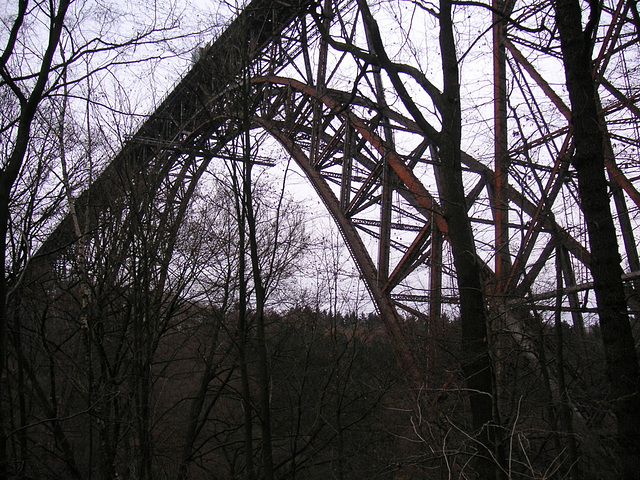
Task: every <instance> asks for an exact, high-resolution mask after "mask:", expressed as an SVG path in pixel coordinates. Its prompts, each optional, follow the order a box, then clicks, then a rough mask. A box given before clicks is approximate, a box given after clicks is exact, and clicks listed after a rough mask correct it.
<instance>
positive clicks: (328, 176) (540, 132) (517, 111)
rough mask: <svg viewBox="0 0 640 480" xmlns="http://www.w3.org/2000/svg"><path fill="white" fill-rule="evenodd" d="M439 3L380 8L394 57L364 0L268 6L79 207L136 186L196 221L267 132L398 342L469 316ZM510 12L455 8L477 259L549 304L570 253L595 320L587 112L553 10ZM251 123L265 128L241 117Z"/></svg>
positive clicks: (609, 104) (618, 142) (617, 32)
mask: <svg viewBox="0 0 640 480" xmlns="http://www.w3.org/2000/svg"><path fill="white" fill-rule="evenodd" d="M630 5H631V2H625V1H623V0H621V1H619V2H617V3H616V2H613V1H610V0H606V1H605V2H604V6H603V11H602V16H601V19H600V23H599V27H598V28H597V29H596V34H595V43H594V55H593V57H594V58H595V59H596V60H595V61H594V70H593V74H594V77H595V78H596V79H597V80H598V83H599V90H598V92H599V95H600V101H601V105H602V128H603V129H605V130H606V133H607V135H606V141H607V148H608V150H609V155H608V158H607V173H608V178H609V180H610V192H611V200H612V202H611V205H612V211H613V213H614V216H615V219H616V221H617V225H618V227H619V244H620V253H621V256H622V259H623V267H624V269H625V272H626V276H627V277H628V278H627V280H628V282H627V285H628V286H629V292H630V303H629V305H630V307H631V309H632V310H640V309H639V308H637V307H635V306H634V305H636V303H635V300H634V296H633V292H634V291H635V288H634V283H633V280H634V279H636V277H637V275H638V272H640V262H639V261H638V254H637V249H636V238H637V235H638V213H637V212H638V208H639V207H640V195H639V194H638V191H637V183H638V179H639V178H640V162H639V161H638V146H639V145H638V143H639V141H640V135H639V125H640V110H639V108H638V106H637V101H638V96H639V94H640V85H639V79H640V75H638V72H637V69H638V68H640V58H639V56H640V55H639V53H640V50H639V49H638V42H637V39H638V30H637V24H636V23H634V17H633V15H632V12H631V10H630ZM434 8H435V7H433V5H431V4H430V3H421V2H403V1H395V2H376V4H375V5H373V4H371V5H370V10H371V12H372V14H373V17H374V18H375V20H376V23H377V25H378V27H379V29H380V31H381V32H382V42H383V44H384V50H382V49H381V47H380V45H379V44H377V43H376V42H375V41H374V38H373V37H372V35H371V31H370V28H369V27H368V26H366V25H365V24H364V22H363V15H362V12H361V10H360V8H359V6H358V2H355V1H349V2H342V3H336V2H332V1H331V0H327V1H326V2H324V3H322V4H318V3H308V2H302V3H298V2H294V4H287V5H284V4H283V3H280V2H271V1H267V0H260V1H254V2H251V3H250V4H249V5H248V6H247V7H246V8H245V10H244V11H243V13H242V14H241V15H240V17H239V18H238V19H237V20H235V21H234V22H233V23H232V24H231V26H230V27H229V28H228V29H227V30H226V31H225V32H224V33H223V34H222V36H221V37H220V38H219V39H217V40H216V41H215V42H214V43H213V44H212V45H211V46H210V47H208V49H206V50H205V51H204V52H203V54H202V55H201V58H200V59H199V61H198V63H197V64H196V65H195V66H194V67H193V69H192V70H191V71H190V72H189V73H188V74H187V75H186V76H185V78H184V79H183V80H182V81H181V82H180V83H179V84H178V86H177V87H176V88H175V90H174V91H173V92H171V94H170V95H169V96H168V97H167V98H166V99H165V101H164V102H163V104H162V105H161V106H160V107H159V108H158V109H157V111H156V112H155V113H154V114H153V115H152V116H151V117H150V118H149V120H148V121H147V122H146V123H145V124H144V125H143V126H142V127H141V128H140V130H139V131H138V132H137V133H136V134H135V135H134V136H133V138H132V139H131V140H130V142H129V143H128V144H127V145H126V146H125V147H124V148H123V150H122V152H121V153H120V154H119V155H118V156H117V157H116V158H115V159H114V161H113V162H112V164H111V165H110V166H109V167H108V168H107V169H106V170H105V172H104V173H103V174H102V175H101V176H100V178H99V179H98V180H97V181H96V182H95V184H94V185H93V186H92V187H91V188H90V189H89V190H88V191H87V192H85V195H83V196H82V198H81V199H79V202H78V204H82V202H84V204H85V206H87V207H90V208H89V210H91V211H99V210H100V208H101V205H105V204H107V203H110V202H111V203H112V202H116V199H117V198H118V196H122V195H128V193H127V192H128V191H129V190H127V188H130V187H123V182H122V178H123V176H126V177H127V178H129V177H130V178H131V179H132V180H131V181H130V182H128V184H129V185H136V186H139V185H141V184H144V188H151V189H154V191H155V192H165V193H163V194H162V196H163V198H164V199H165V207H166V206H170V207H171V209H172V211H173V212H174V213H173V214H171V215H174V216H175V218H176V221H179V218H180V215H179V213H180V211H181V210H182V209H184V208H185V205H186V204H187V203H188V202H189V198H190V195H191V192H193V190H194V188H195V184H196V182H197V181H198V180H199V179H200V177H201V176H202V174H203V172H204V171H206V169H207V168H208V167H209V165H210V163H211V162H217V161H234V160H239V158H238V157H237V155H238V154H237V152H236V149H235V139H236V138H237V137H238V135H239V134H240V133H241V131H242V128H243V127H242V126H243V125H247V124H250V126H251V128H252V130H253V131H254V135H253V137H254V138H258V137H260V138H262V141H261V142H260V144H259V145H256V146H255V148H254V150H253V156H252V160H253V161H254V162H256V163H263V164H264V163H266V164H270V163H273V162H277V161H280V159H282V158H283V157H285V156H290V157H291V158H293V159H295V161H296V163H297V165H298V167H299V168H300V170H301V171H303V172H304V174H305V175H306V177H307V178H308V180H309V182H310V184H311V185H313V188H314V189H315V191H316V192H317V194H318V195H319V196H320V198H321V199H322V201H323V203H324V205H325V206H326V208H327V210H328V212H329V213H330V214H331V216H332V217H333V219H334V220H335V222H336V224H337V225H338V227H339V229H340V231H341V232H342V234H343V237H344V239H345V242H346V244H347V245H348V248H349V250H350V251H351V254H352V256H353V258H354V259H355V262H356V263H357V265H358V267H359V269H360V272H361V275H362V277H363V278H364V280H365V281H366V283H367V286H368V288H369V290H370V292H371V295H372V298H373V299H374V301H375V303H376V305H377V307H378V309H379V311H380V312H381V313H382V314H383V316H386V318H388V319H389V320H388V325H389V326H390V329H391V330H394V329H395V327H394V326H393V324H395V323H396V322H395V321H396V320H397V319H398V307H400V308H401V309H404V310H406V311H409V312H413V313H420V314H426V315H430V316H431V317H432V318H433V317H436V316H438V315H440V314H441V312H442V309H443V308H455V307H446V305H447V304H448V303H451V304H454V303H455V299H456V284H455V279H454V278H455V277H454V272H453V266H452V261H451V258H450V252H449V248H448V244H447V238H448V226H447V221H446V219H445V218H443V216H442V215H441V213H440V201H439V195H438V168H439V167H438V163H439V162H438V132H439V131H440V130H441V129H442V128H446V127H444V126H443V125H441V123H440V119H439V116H438V114H437V109H436V108H435V104H434V98H435V97H437V90H438V89H439V88H440V82H441V80H440V79H441V77H442V74H441V64H440V60H439V59H440V57H439V53H438V49H439V45H438V38H437V34H438V23H437V18H436V16H435V15H434V11H433V9H434ZM496 8H499V9H502V10H503V11H505V12H510V14H509V17H510V18H511V19H512V21H509V22H507V21H504V19H503V17H501V16H500V15H497V14H495V13H494V12H492V11H491V10H490V9H489V8H486V7H481V6H459V7H456V9H455V29H456V33H457V37H458V40H459V44H458V45H457V53H458V57H459V58H460V66H461V72H462V76H461V88H462V92H463V95H462V98H461V99H460V101H461V106H462V111H463V126H462V128H463V150H464V153H463V164H464V165H463V169H464V183H465V193H466V197H467V208H468V212H469V216H470V218H471V221H472V227H473V231H474V234H475V238H476V249H477V251H476V254H477V256H478V259H479V261H481V262H483V264H485V272H486V278H485V280H486V282H485V283H486V288H487V294H488V295H489V298H496V296H500V297H501V298H508V299H510V301H511V302H515V303H522V302H527V304H528V305H535V306H536V308H538V309H545V308H550V304H549V305H548V304H547V302H550V301H551V299H554V298H555V294H554V293H553V290H555V284H554V281H555V273H554V272H555V270H556V264H555V252H556V248H557V246H558V245H561V246H562V247H563V248H564V250H565V251H566V252H568V253H569V255H565V256H564V257H565V258H566V260H565V262H564V264H563V265H562V269H563V272H564V278H565V284H566V285H565V287H566V295H565V297H564V304H563V308H564V309H565V310H566V311H570V312H572V314H573V315H574V321H576V322H582V321H583V320H582V318H581V315H582V313H584V312H588V311H591V310H592V309H593V307H594V305H593V304H592V302H591V299H592V298H593V295H589V287H590V282H591V277H590V273H589V264H590V252H589V248H588V244H587V240H586V233H585V227H584V222H583V218H582V215H581V212H580V209H579V205H578V195H577V184H576V180H575V178H574V172H573V169H572V166H571V164H570V161H569V159H570V156H571V153H572V140H571V131H570V128H569V120H568V119H569V115H570V113H569V108H568V107H567V105H568V100H567V96H566V92H565V89H564V87H563V84H564V74H563V68H562V64H561V59H560V48H559V44H558V40H557V34H556V32H555V27H554V26H553V21H552V19H553V11H552V6H551V4H550V2H543V3H540V2H519V1H514V2H513V3H509V4H507V5H498V6H497V7H496ZM247 62H248V63H247ZM387 63H388V64H390V65H394V66H395V67H394V68H396V70H397V71H398V72H399V77H400V78H401V80H402V81H403V84H404V85H405V88H406V92H404V94H406V95H410V96H411V97H412V98H413V99H415V100H416V102H417V103H418V104H419V105H420V106H421V112H420V113H421V115H422V116H423V118H424V120H426V122H427V123H428V125H429V128H424V126H423V127H420V126H419V125H418V123H417V122H416V117H415V113H414V112H409V111H407V109H406V108H405V105H404V103H403V101H402V98H401V97H402V95H403V92H398V91H396V90H395V89H394V88H393V87H392V82H391V81H390V78H389V76H388V75H387V73H386V70H385V69H384V68H382V69H381V68H380V66H381V65H382V66H385V65H386V64H387ZM430 95H431V96H430ZM434 96H435V97H434ZM247 114H248V115H249V117H250V121H249V122H247V121H243V119H242V117H243V115H244V116H245V117H246V115H247ZM245 120H246V118H245ZM150 170H154V171H157V172H161V173H162V175H161V177H158V178H160V180H158V181H157V182H155V183H154V184H153V185H150V184H147V183H149V182H143V181H142V180H141V179H142V178H151V177H149V175H147V174H145V173H144V172H147V173H148V172H149V171H150ZM122 172H126V174H125V173H122ZM141 173H142V177H141V176H140V175H141ZM136 179H137V180H136ZM165 207H162V208H165ZM158 208H161V207H158ZM98 219H99V215H98V214H96V215H95V217H94V219H93V220H89V222H91V221H98ZM72 231H73V229H72V228H71V227H70V220H69V219H67V220H66V221H65V222H63V223H62V224H61V225H60V226H59V227H58V229H57V230H56V232H55V233H54V235H52V236H51V238H50V239H49V241H48V242H47V243H46V244H45V247H44V250H47V249H51V250H54V249H55V245H59V244H60V242H65V243H71V242H72V241H73V239H72V237H73V233H72Z"/></svg>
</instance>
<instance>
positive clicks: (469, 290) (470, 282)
mask: <svg viewBox="0 0 640 480" xmlns="http://www.w3.org/2000/svg"><path fill="white" fill-rule="evenodd" d="M440 50H441V54H442V70H443V77H444V91H443V101H442V107H441V108H440V113H441V115H442V131H441V133H440V140H441V141H440V143H439V155H440V162H441V163H440V172H439V175H438V189H439V192H440V199H441V202H442V210H443V212H444V216H445V218H446V220H447V224H448V226H449V238H450V242H451V249H452V252H453V261H454V264H455V269H456V277H457V280H458V290H459V295H460V321H461V326H462V355H463V359H462V361H463V365H462V368H463V371H464V375H465V378H466V383H467V388H468V389H469V392H470V393H469V399H470V402H471V416H472V423H473V428H474V430H475V432H476V433H477V435H478V440H479V442H480V444H481V445H483V446H484V447H485V449H486V451H484V452H480V456H479V459H478V462H477V474H478V476H479V477H480V478H485V479H489V478H499V477H500V473H499V472H500V468H499V466H498V465H496V464H495V462H494V461H492V459H491V457H492V456H495V457H494V458H495V459H497V460H498V462H499V463H500V457H501V455H500V454H499V440H498V438H497V429H496V428H495V424H496V423H497V422H496V416H495V413H496V412H494V411H493V410H494V409H493V405H494V403H493V394H494V391H495V389H494V381H493V372H492V366H491V358H490V356H489V343H488V332H487V312H486V306H485V295H484V287H483V284H482V277H481V274H482V265H480V263H479V262H478V257H477V255H476V250H475V242H474V237H473V231H472V229H471V222H470V221H469V216H468V214H467V206H466V203H465V194H464V186H463V181H462V160H461V147H460V143H461V137H462V127H461V125H462V118H461V110H460V84H459V71H458V59H457V55H456V51H455V41H454V35H453V20H452V17H451V1H450V0H442V1H441V2H440Z"/></svg>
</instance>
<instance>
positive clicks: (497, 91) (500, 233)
mask: <svg viewBox="0 0 640 480" xmlns="http://www.w3.org/2000/svg"><path fill="white" fill-rule="evenodd" d="M510 3H511V2H510V1H509V0H506V1H505V0H493V1H492V6H493V9H494V12H493V14H492V17H493V97H494V100H493V101H494V103H493V115H494V118H493V126H494V135H495V138H494V142H495V143H494V155H495V159H494V161H495V177H494V179H493V183H492V189H493V195H492V196H491V197H492V202H491V203H492V209H493V217H494V221H495V230H494V238H495V255H496V256H495V273H496V285H495V293H496V294H500V293H503V291H504V288H505V282H506V281H507V277H508V275H509V271H510V270H511V258H510V256H509V226H508V224H509V198H508V195H507V184H508V179H509V175H508V172H509V151H508V149H509V145H508V135H507V130H508V126H507V73H506V49H505V46H504V43H503V42H502V38H503V36H504V35H505V28H506V22H505V16H503V15H501V14H500V13H498V12H505V15H506V14H507V12H508V11H509V10H510V7H509V4H510Z"/></svg>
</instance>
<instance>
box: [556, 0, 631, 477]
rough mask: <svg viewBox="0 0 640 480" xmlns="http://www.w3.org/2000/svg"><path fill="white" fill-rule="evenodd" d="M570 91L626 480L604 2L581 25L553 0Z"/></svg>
mask: <svg viewBox="0 0 640 480" xmlns="http://www.w3.org/2000/svg"><path fill="white" fill-rule="evenodd" d="M554 6H555V11H556V24H557V26H558V31H559V36H560V43H561V47H562V58H563V61H564V66H565V74H566V79H567V90H568V93H569V98H570V100H571V125H572V128H573V142H574V149H575V150H574V153H573V156H572V159H571V161H572V164H573V166H574V167H575V169H576V172H577V173H578V187H579V192H580V207H581V209H582V211H583V212H584V216H585V220H586V224H587V231H588V234H589V242H590V245H591V252H592V255H593V262H592V266H591V273H592V275H593V280H594V290H595V293H596V299H597V302H598V315H599V318H600V328H601V331H602V341H603V344H604V348H605V352H606V362H607V376H608V378H609V381H610V382H611V387H612V392H611V394H612V401H613V409H614V412H615V414H616V417H617V420H618V444H619V449H620V452H621V455H620V457H621V460H622V471H623V478H625V479H632V478H640V471H639V470H638V465H639V464H640V368H639V367H638V357H637V353H636V350H635V342H634V339H633V335H632V332H631V325H630V323H629V317H628V314H627V304H626V299H625V292H624V288H623V285H622V273H623V271H622V268H621V265H620V255H619V253H618V242H617V239H616V230H615V227H614V224H613V217H612V215H611V207H610V200H609V194H608V191H607V179H606V177H605V172H604V159H605V154H604V153H605V151H604V148H605V144H604V138H603V133H602V131H601V129H600V121H599V116H598V100H597V89H596V83H595V81H594V79H593V75H592V66H591V52H592V48H593V35H595V31H596V29H597V26H598V23H599V16H600V8H601V7H600V5H598V4H595V3H590V11H589V21H588V22H587V24H586V26H585V29H584V30H583V28H582V11H581V5H580V2H578V1H577V0H557V1H556V2H554Z"/></svg>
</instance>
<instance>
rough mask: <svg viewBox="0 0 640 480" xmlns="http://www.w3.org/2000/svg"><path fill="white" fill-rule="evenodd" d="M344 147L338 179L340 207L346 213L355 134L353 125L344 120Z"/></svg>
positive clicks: (349, 199)
mask: <svg viewBox="0 0 640 480" xmlns="http://www.w3.org/2000/svg"><path fill="white" fill-rule="evenodd" d="M344 129H345V131H344V148H343V157H342V178H341V179H340V208H341V209H342V211H343V212H345V214H347V208H348V207H349V202H350V201H351V177H352V168H353V151H354V148H355V146H354V141H355V134H354V131H353V127H352V126H351V125H350V124H349V122H348V121H345V127H344Z"/></svg>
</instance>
